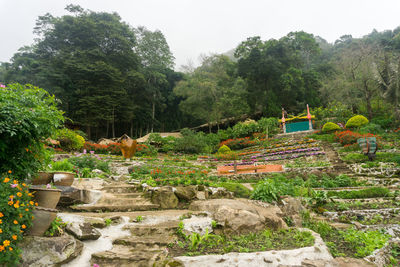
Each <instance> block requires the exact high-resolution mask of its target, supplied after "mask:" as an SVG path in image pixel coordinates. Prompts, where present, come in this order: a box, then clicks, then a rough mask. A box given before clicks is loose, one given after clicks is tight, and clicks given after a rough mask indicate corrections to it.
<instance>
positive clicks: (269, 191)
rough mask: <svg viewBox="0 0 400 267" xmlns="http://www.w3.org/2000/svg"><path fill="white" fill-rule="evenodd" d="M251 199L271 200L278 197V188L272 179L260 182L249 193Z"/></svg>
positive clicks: (275, 199)
mask: <svg viewBox="0 0 400 267" xmlns="http://www.w3.org/2000/svg"><path fill="white" fill-rule="evenodd" d="M251 199H255V200H261V201H264V202H273V201H277V200H278V199H279V190H278V188H277V186H276V184H275V181H274V180H272V179H267V180H264V181H262V182H260V183H259V184H258V185H257V187H256V188H255V189H254V191H253V192H252V194H251Z"/></svg>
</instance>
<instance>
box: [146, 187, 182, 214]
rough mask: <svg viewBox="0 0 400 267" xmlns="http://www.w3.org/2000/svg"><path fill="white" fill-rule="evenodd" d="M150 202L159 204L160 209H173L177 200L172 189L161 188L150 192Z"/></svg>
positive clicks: (176, 204)
mask: <svg viewBox="0 0 400 267" xmlns="http://www.w3.org/2000/svg"><path fill="white" fill-rule="evenodd" d="M151 202H152V203H154V204H159V205H160V207H161V208H162V209H173V208H176V207H177V206H178V203H179V200H178V198H177V197H176V195H175V193H174V192H173V190H172V187H161V188H159V189H158V190H155V191H153V192H152V196H151Z"/></svg>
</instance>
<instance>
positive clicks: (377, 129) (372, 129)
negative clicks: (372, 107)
mask: <svg viewBox="0 0 400 267" xmlns="http://www.w3.org/2000/svg"><path fill="white" fill-rule="evenodd" d="M360 132H361V133H372V134H379V133H382V132H383V129H382V127H381V126H380V125H378V124H375V123H368V124H366V125H364V126H363V127H361V128H360Z"/></svg>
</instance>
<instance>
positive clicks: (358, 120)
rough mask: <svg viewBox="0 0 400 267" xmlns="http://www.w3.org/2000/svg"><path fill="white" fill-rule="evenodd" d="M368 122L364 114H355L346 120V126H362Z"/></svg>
mask: <svg viewBox="0 0 400 267" xmlns="http://www.w3.org/2000/svg"><path fill="white" fill-rule="evenodd" d="M368 123H369V121H368V119H367V118H366V117H364V116H363V115H355V116H353V117H351V118H350V119H349V120H348V121H347V122H346V128H360V127H361V126H364V125H366V124H368Z"/></svg>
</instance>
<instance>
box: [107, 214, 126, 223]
mask: <svg viewBox="0 0 400 267" xmlns="http://www.w3.org/2000/svg"><path fill="white" fill-rule="evenodd" d="M105 219H106V220H107V219H108V220H111V224H112V225H116V224H120V223H122V222H123V221H124V219H122V217H121V216H118V215H116V216H111V217H108V218H105Z"/></svg>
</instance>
